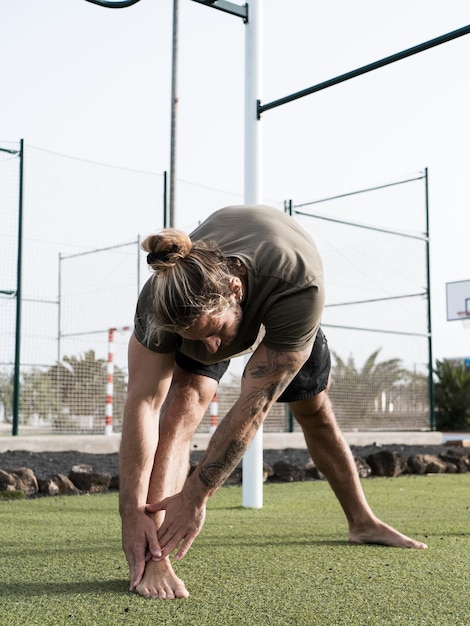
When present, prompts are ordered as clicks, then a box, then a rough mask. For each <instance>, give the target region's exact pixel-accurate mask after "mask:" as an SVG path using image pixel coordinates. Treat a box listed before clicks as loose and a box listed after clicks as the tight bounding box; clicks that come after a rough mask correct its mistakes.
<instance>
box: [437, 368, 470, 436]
mask: <svg viewBox="0 0 470 626" xmlns="http://www.w3.org/2000/svg"><path fill="white" fill-rule="evenodd" d="M434 372H435V374H436V376H437V379H438V382H437V383H436V385H435V387H434V389H435V402H436V426H437V428H439V429H442V430H460V429H466V428H468V427H469V426H470V367H467V366H466V365H465V363H462V362H457V363H456V362H452V361H436V369H435V370H434Z"/></svg>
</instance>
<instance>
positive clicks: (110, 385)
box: [104, 326, 130, 435]
mask: <svg viewBox="0 0 470 626" xmlns="http://www.w3.org/2000/svg"><path fill="white" fill-rule="evenodd" d="M129 328H130V326H123V327H122V328H110V329H109V330H108V363H107V366H106V411H105V426H104V434H105V435H112V434H113V400H114V333H115V332H116V331H126V330H129Z"/></svg>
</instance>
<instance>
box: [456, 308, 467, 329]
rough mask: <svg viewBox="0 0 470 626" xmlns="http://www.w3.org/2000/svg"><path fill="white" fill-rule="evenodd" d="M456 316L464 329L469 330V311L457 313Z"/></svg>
mask: <svg viewBox="0 0 470 626" xmlns="http://www.w3.org/2000/svg"><path fill="white" fill-rule="evenodd" d="M457 315H458V316H459V319H460V320H461V322H462V324H463V325H464V327H465V328H470V311H457Z"/></svg>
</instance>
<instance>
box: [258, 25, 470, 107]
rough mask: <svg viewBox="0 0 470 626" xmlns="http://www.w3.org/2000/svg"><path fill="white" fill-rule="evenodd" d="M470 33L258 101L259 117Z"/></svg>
mask: <svg viewBox="0 0 470 626" xmlns="http://www.w3.org/2000/svg"><path fill="white" fill-rule="evenodd" d="M469 33H470V25H468V26H464V27H463V28H459V29H457V30H454V31H452V32H450V33H447V34H445V35H441V36H440V37H436V38H435V39H430V40H429V41H425V42H424V43H421V44H418V45H417V46H413V47H412V48H407V49H406V50H403V51H402V52H397V53H396V54H392V55H391V56H388V57H385V58H384V59H380V60H379V61H375V62H374V63H369V64H368V65H364V66H363V67H360V68H358V69H356V70H352V71H351V72H347V73H346V74H341V75H340V76H336V78H330V80H326V81H324V82H322V83H319V84H318V85H314V86H313V87H308V88H307V89H303V90H302V91H297V92H296V93H293V94H291V95H289V96H285V97H284V98H279V99H278V100H273V101H272V102H268V103H267V104H261V103H258V118H260V117H261V114H262V113H264V112H265V111H268V110H269V109H274V108H276V107H278V106H281V105H282V104H287V103H288V102H292V101H293V100H298V99H299V98H303V97H304V96H308V95H310V94H312V93H316V92H317V91H321V90H322V89H327V88H328V87H332V86H333V85H338V84H339V83H344V82H345V81H347V80H350V79H351V78H355V77H356V76H361V75H362V74H367V72H371V71H373V70H376V69H379V68H381V67H384V66H386V65H390V64H391V63H395V61H401V60H402V59H406V58H407V57H410V56H412V55H414V54H418V53H419V52H424V51H425V50H429V49H430V48H434V47H435V46H439V45H441V44H443V43H447V42H448V41H452V40H453V39H457V38H458V37H462V36H463V35H468V34H469Z"/></svg>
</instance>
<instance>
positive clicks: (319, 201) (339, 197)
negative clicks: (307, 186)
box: [293, 176, 425, 209]
mask: <svg viewBox="0 0 470 626" xmlns="http://www.w3.org/2000/svg"><path fill="white" fill-rule="evenodd" d="M423 178H425V176H416V177H415V178H407V179H406V180H399V181H397V182H395V183H386V184H385V185H378V186H377V187H368V188H367V189H359V190H358V191H349V192H347V193H342V194H340V195H338V196H330V197H329V198H322V199H321V200H312V201H311V202H302V203H301V204H294V205H293V208H294V209H300V208H301V207H304V206H311V205H312V204H321V203H323V202H329V201H330V200H340V199H341V198H348V197H349V196H358V195H359V194H361V193H368V192H370V191H379V190H381V189H387V187H396V186H397V185H405V184H406V183H413V182H414V181H416V180H423Z"/></svg>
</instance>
